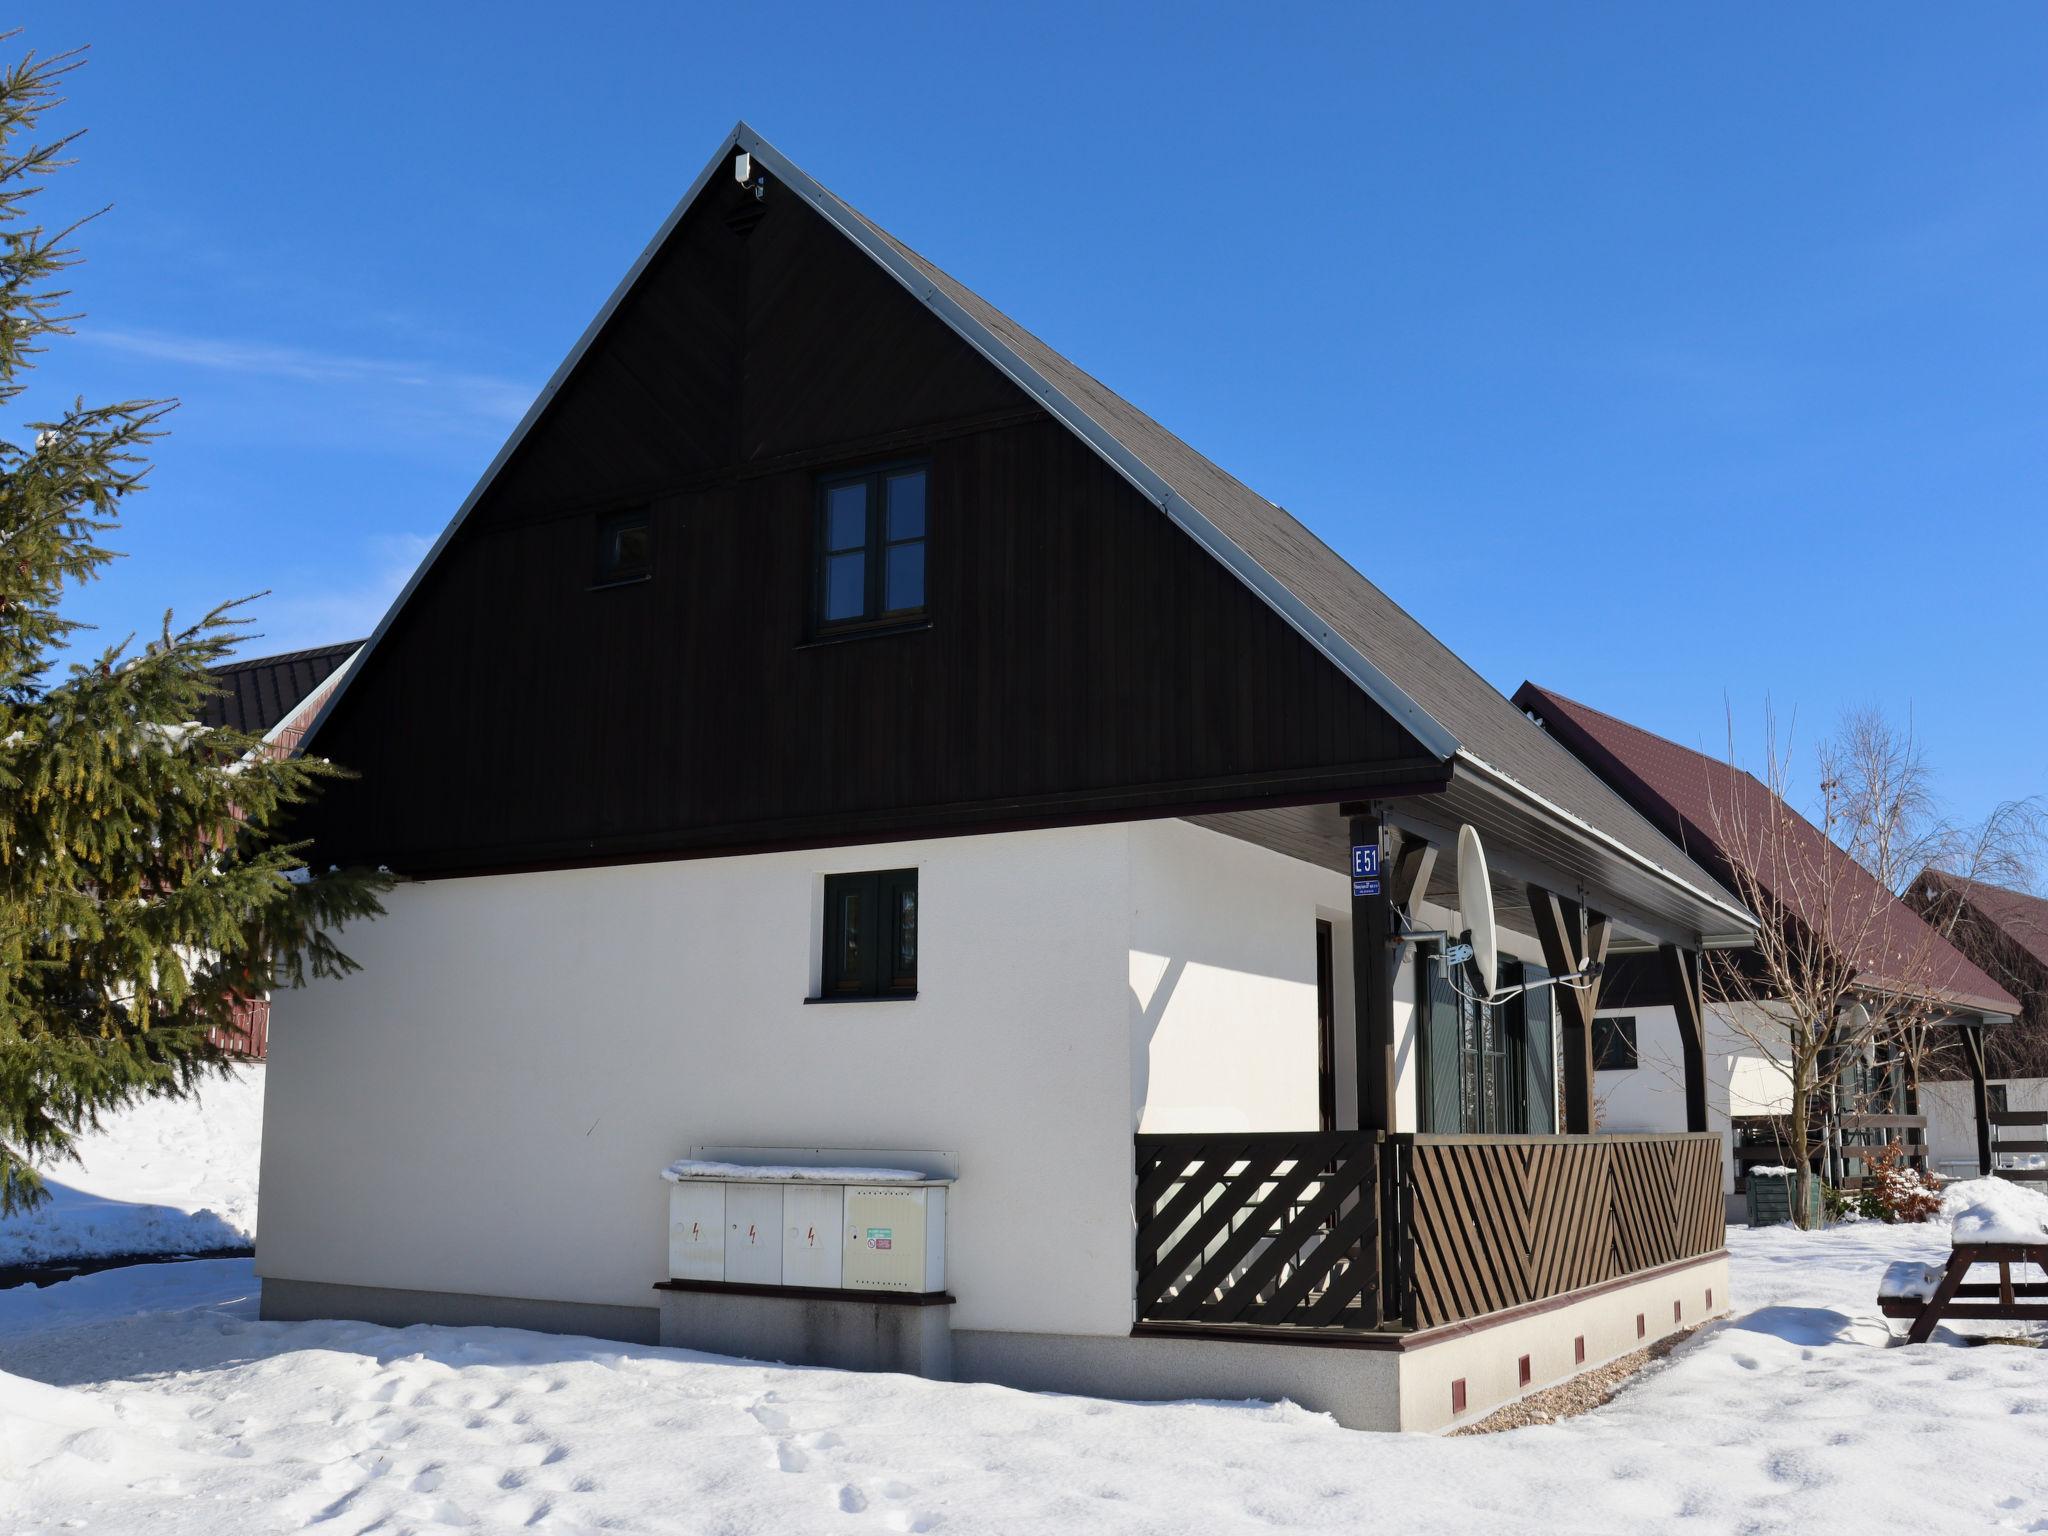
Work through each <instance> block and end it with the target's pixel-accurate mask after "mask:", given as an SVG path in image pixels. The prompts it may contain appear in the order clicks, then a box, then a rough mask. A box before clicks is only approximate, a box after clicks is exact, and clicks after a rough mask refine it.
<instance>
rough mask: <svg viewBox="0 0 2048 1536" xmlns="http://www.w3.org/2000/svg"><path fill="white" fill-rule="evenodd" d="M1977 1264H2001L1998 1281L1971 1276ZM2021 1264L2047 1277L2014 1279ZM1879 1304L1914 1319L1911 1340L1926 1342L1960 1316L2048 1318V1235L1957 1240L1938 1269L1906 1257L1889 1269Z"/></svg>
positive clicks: (1882, 1309) (1886, 1311) (1887, 1311)
mask: <svg viewBox="0 0 2048 1536" xmlns="http://www.w3.org/2000/svg"><path fill="white" fill-rule="evenodd" d="M1978 1264H1995V1265H1997V1266H1998V1279H1997V1280H1996V1282H1992V1281H1972V1280H1969V1279H1968V1278H1967V1276H1968V1275H1969V1272H1970V1270H1971V1268H1972V1267H1973V1266H1975V1265H1978ZM2020 1264H2032V1265H2033V1266H2034V1267H2035V1268H2037V1269H2039V1270H2040V1271H2041V1272H2042V1275H2043V1276H2044V1278H2043V1279H2040V1280H2014V1279H2013V1277H2012V1272H2013V1267H2014V1266H2015V1265H2020ZM1914 1271H1918V1272H1920V1273H1918V1274H1915V1273H1913V1272H1914ZM1877 1306H1878V1310H1879V1311H1880V1312H1882V1313H1884V1315H1885V1316H1886V1317H1909V1318H1911V1319H1912V1320H1913V1326H1912V1327H1911V1328H1909V1329H1907V1331H1906V1342H1907V1343H1908V1344H1925V1343H1926V1342H1927V1341H1928V1340H1929V1339H1930V1338H1932V1337H1933V1336H1934V1330H1935V1327H1936V1326H1937V1325H1938V1324H1940V1323H1943V1322H1948V1321H1954V1320H1956V1319H1959V1318H1971V1317H1981V1318H1984V1319H1986V1320H1988V1321H1994V1322H2048V1241H2042V1242H2039V1243H1969V1242H1963V1243H1957V1244H1956V1245H1955V1251H1954V1252H1953V1253H1951V1254H1950V1255H1949V1260H1948V1264H1947V1266H1946V1267H1944V1268H1941V1269H1939V1270H1937V1269H1936V1268H1935V1266H1933V1265H1931V1264H1929V1265H1921V1264H1913V1263H1911V1262H1910V1261H1906V1260H1901V1261H1900V1262H1898V1263H1895V1264H1893V1265H1892V1266H1891V1267H1890V1268H1889V1269H1887V1270H1886V1271H1885V1278H1884V1282H1883V1283H1882V1284H1881V1285H1880V1286H1879V1288H1878V1299H1877Z"/></svg>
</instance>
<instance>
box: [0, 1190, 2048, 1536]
mask: <svg viewBox="0 0 2048 1536" xmlns="http://www.w3.org/2000/svg"><path fill="white" fill-rule="evenodd" d="M1729 1241H1730V1246H1731V1249H1732V1250H1733V1254H1734V1268H1735V1272H1734V1284H1735V1287H1736V1291H1735V1297H1736V1302H1737V1304H1738V1305H1739V1306H1740V1307H1742V1308H1743V1309H1744V1314H1743V1315H1742V1316H1741V1317H1739V1318H1736V1319H1734V1320H1732V1321H1730V1322H1727V1323H1722V1324H1717V1325H1713V1326H1711V1327H1709V1328H1708V1329H1705V1330H1703V1331H1702V1332H1701V1333H1700V1334H1698V1335H1696V1336H1695V1337H1694V1339H1693V1340H1692V1341H1690V1342H1689V1343H1687V1344H1686V1345H1685V1346H1683V1347H1682V1348H1681V1349H1680V1350H1678V1351H1677V1353H1676V1354H1675V1355H1674V1356H1673V1357H1672V1358H1671V1359H1670V1360H1669V1361H1667V1362H1665V1363H1664V1364H1662V1365H1660V1366H1658V1367H1655V1368H1653V1369H1652V1370H1650V1371H1649V1372H1647V1373H1645V1374H1644V1375H1643V1376H1641V1377H1639V1378H1638V1379H1637V1380H1636V1382H1635V1383H1634V1384H1633V1385H1631V1386H1630V1387H1629V1388H1628V1389H1627V1390H1626V1391H1625V1392H1624V1393H1623V1394H1622V1396H1621V1397H1619V1398H1618V1399H1617V1400H1616V1401H1615V1402H1614V1403H1612V1404H1610V1405H1609V1406H1608V1407H1607V1408H1605V1409H1602V1410H1600V1411H1598V1412H1596V1413H1594V1414H1591V1415H1588V1416H1586V1417H1584V1418H1580V1419H1576V1420H1572V1421H1569V1422H1567V1423H1564V1424H1559V1425H1551V1426H1545V1427H1541V1428H1533V1429H1524V1430H1516V1431H1514V1432H1512V1433H1508V1434H1502V1435H1493V1436H1484V1437H1475V1438H1467V1439H1435V1438H1422V1437H1417V1436H1393V1435H1370V1434H1358V1433H1352V1432H1348V1431H1344V1430H1340V1429H1337V1428H1336V1427H1335V1426H1333V1425H1332V1424H1331V1423H1329V1422H1328V1421H1327V1420H1325V1419H1321V1418H1318V1417H1317V1416H1315V1415H1312V1414H1308V1413H1304V1412H1302V1411H1300V1410H1298V1409H1296V1408H1293V1407H1290V1406H1286V1405H1272V1404H1265V1403H1237V1404H1219V1403H1186V1404H1173V1405H1164V1406H1159V1405H1153V1406H1146V1405H1136V1404H1120V1403H1106V1402H1096V1401H1091V1400H1087V1399H1081V1398H1061V1397H1051V1396H1043V1395H1034V1394H1028V1393H1021V1392H1012V1391H1007V1390H1004V1389H1001V1388H996V1387H985V1386H958V1385H939V1384H934V1383H930V1382H923V1381H918V1380H915V1379H913V1378H909V1377H901V1376H861V1375H853V1374H849V1373H845V1372H838V1371H824V1370H796V1369H788V1368H781V1367H774V1366H764V1365H755V1364H747V1363H741V1362H734V1361H724V1360H717V1359H713V1358H711V1357H707V1356H702V1355H692V1354H688V1353H685V1352H682V1351H677V1350H661V1349H647V1348H633V1347H626V1346H621V1345H614V1344H607V1343H602V1342H597V1341H593V1340H588V1339H562V1338H551V1337H548V1336H545V1335H540V1334H529V1333H518V1332H512V1331H507V1330H499V1329H449V1328H408V1329H403V1330H392V1329H387V1328H376V1327H371V1326H368V1325H365V1324H356V1323H294V1324H278V1323H262V1322H258V1321H256V1319H255V1310H254V1294H255V1282H254V1280H253V1278H252V1276H251V1273H250V1268H249V1265H248V1264H247V1263H246V1262H241V1261H216V1262H209V1263H201V1264H179V1265H160V1266H153V1267H147V1268H137V1269H127V1270H114V1271H109V1272H107V1273H104V1274H99V1275H92V1276H88V1277H85V1278H82V1279H78V1280H72V1281H68V1282H66V1283H64V1284H62V1285H57V1286H52V1287H50V1288H48V1289H46V1290H40V1291H38V1290H32V1289H23V1290H15V1291H8V1292H0V1371H4V1372H8V1373H11V1374H9V1375H4V1376H0V1530H6V1531H9V1532H20V1533H24V1536H27V1533H32V1532H49V1533H55V1532H58V1531H68V1530H87V1531H97V1532H111V1533H145V1532H146V1533H148V1536H178V1533H183V1532H207V1533H239V1532H258V1531H281V1530H298V1529H301V1528H305V1527H310V1526H318V1527H319V1528H321V1529H323V1530H333V1531H337V1532H344V1531H345V1532H367V1531H377V1532H383V1533H398V1532H405V1531H440V1530H449V1529H469V1530H476V1531H493V1532H495V1531H517V1530H522V1529H529V1528H530V1529H534V1530H541V1531H554V1532H594V1531H599V1530H604V1531H611V1532H668V1531H674V1532H692V1533H699V1532H703V1533H709V1532H725V1533H734V1536H748V1533H776V1536H784V1533H804V1532H843V1533H847V1536H857V1533H859V1532H863V1531H917V1530H926V1531H943V1532H961V1533H980V1532H1002V1533H1020V1532H1021V1533H1053V1532H1059V1533H1069V1532H1119V1533H1121V1532H1156V1533H1161V1536H1188V1533H1209V1532H1240V1531H1272V1530H1283V1531H1302V1532H1318V1531H1331V1532H1337V1531H1343V1532H1377V1531H1386V1532H1401V1533H1404V1536H1405V1533H1416V1536H1426V1533H1435V1532H1443V1533H1451V1532H1456V1533H1459V1536H1471V1533H1475V1532H1477V1533H1485V1536H1492V1533H1510V1536H1512V1533H1523V1532H1526V1533H1559V1536H1563V1533H1571V1536H1581V1533H1590V1536H1603V1533H1617V1536H1618V1533H1623V1532H1627V1533H1632V1536H1633V1533H1657V1532H1686V1533H1693V1532H1698V1533H1707V1532H1730V1533H1736V1532H1740V1533H1769V1532H1779V1531H1784V1532H1797V1533H1799V1536H1810V1533H1827V1532H1854V1533H1856V1536H1871V1533H1874V1532H1894V1531H1897V1532H1911V1533H1921V1536H1946V1533H1951V1532H1953V1533H1959V1536H1960V1533H1965V1532H1967V1533H1972V1536H1981V1533H1985V1532H1995V1531H2048V1457H2044V1456H2043V1455H2042V1454H2041V1453H2042V1448H2043V1446H2044V1445H2048V1351H2041V1350H2035V1349H2028V1348H2013V1347H1999V1346H1991V1347H1975V1348H1973V1347H1969V1346H1966V1345H1965V1344H1963V1343H1962V1342H1961V1341H1960V1339H1958V1338H1957V1337H1956V1336H1955V1335H1953V1334H1949V1333H1946V1332H1944V1333H1943V1334H1940V1335H1937V1339H1936V1342H1934V1343H1932V1344H1929V1345H1926V1346H1922V1347H1918V1348H1903V1347H1887V1336H1888V1335H1887V1329H1886V1326H1885V1323H1884V1322H1883V1320H1882V1319H1880V1318H1879V1317H1878V1316H1877V1315H1876V1308H1875V1306H1874V1305H1873V1303H1872V1297H1873V1296H1874V1295H1875V1292H1876V1286H1877V1279H1878V1276H1879V1274H1880V1273H1881V1272H1882V1271H1883V1269H1884V1267H1885V1265H1886V1264H1887V1263H1888V1262H1890V1261H1891V1260H1893V1259H1900V1258H1918V1259H1922V1260H1926V1261H1930V1262H1931V1261H1933V1260H1934V1259H1936V1258H1937V1257H1938V1256H1940V1255H1941V1254H1942V1253H1943V1252H1944V1250H1945V1247H1946V1233H1945V1231H1944V1230H1943V1229H1941V1228H1939V1227H1932V1228H1888V1227H1882V1226H1877V1225H1858V1226H1852V1227H1847V1228H1842V1229H1838V1230H1836V1231H1832V1232H1826V1233H1815V1234H1800V1233H1797V1232H1794V1231H1791V1230H1790V1229H1785V1228H1781V1229H1777V1230H1773V1231H1767V1232H1757V1233H1752V1232H1748V1231H1741V1230H1738V1231H1733V1232H1731V1233H1730V1234H1729ZM2011 1331H2013V1332H2024V1330H2023V1329H2018V1328H2015V1329H2013V1330H2011Z"/></svg>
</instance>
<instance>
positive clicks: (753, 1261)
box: [725, 1184, 782, 1285]
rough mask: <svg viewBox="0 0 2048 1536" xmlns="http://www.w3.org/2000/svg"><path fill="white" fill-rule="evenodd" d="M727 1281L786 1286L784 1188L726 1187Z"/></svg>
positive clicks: (758, 1185)
mask: <svg viewBox="0 0 2048 1536" xmlns="http://www.w3.org/2000/svg"><path fill="white" fill-rule="evenodd" d="M725 1278H726V1279H727V1280H730V1281H734V1282H736V1283H738V1284H741V1285H780V1284H782V1186H781V1185H780V1184H728V1185H726V1187H725Z"/></svg>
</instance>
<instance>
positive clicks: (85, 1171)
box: [0, 1066, 263, 1265]
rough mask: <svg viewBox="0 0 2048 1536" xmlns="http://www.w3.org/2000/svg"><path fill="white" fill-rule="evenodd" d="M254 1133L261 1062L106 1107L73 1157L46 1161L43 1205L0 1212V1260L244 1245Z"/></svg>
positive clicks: (249, 1229) (251, 1225)
mask: <svg viewBox="0 0 2048 1536" xmlns="http://www.w3.org/2000/svg"><path fill="white" fill-rule="evenodd" d="M262 1140H263V1068H262V1067H260V1066H247V1067H243V1068H240V1069H238V1070H237V1071H236V1072H235V1074H234V1075H233V1076H232V1077H226V1078H215V1079H212V1080H210V1081H208V1082H207V1083H206V1085H205V1086H204V1088H203V1089H202V1090H201V1091H200V1095H199V1097H198V1098H197V1099H176V1100H169V1099H152V1100H148V1101H145V1102H143V1103H140V1104H135V1105H131V1106H130V1107H129V1108H128V1109H126V1110H123V1111H121V1112H120V1113H118V1114H114V1115H109V1116H108V1117H107V1118H106V1123H105V1124H104V1125H103V1126H102V1127H101V1128H100V1129H99V1130H98V1131H96V1132H94V1133H92V1134H91V1135H88V1136H84V1137H81V1138H80V1139H79V1143H78V1151H79V1156H80V1159H81V1160H80V1161H79V1162H75V1163H72V1162H67V1163H62V1164H59V1165H58V1166H57V1167H55V1168H52V1169H49V1170H46V1172H47V1174H48V1177H47V1180H46V1187H47V1188H48V1190H49V1192H50V1196H51V1198H50V1200H49V1201H48V1202H47V1203H46V1204H44V1205H43V1206H41V1207H39V1208H38V1209H36V1210H34V1211H30V1212H25V1213H22V1214H18V1215H15V1216H11V1217H7V1218H5V1219H4V1220H0V1265H6V1264H40V1263H46V1262H49V1261H51V1260H59V1259H75V1258H89V1257H93V1256H95V1255H102V1254H127V1253H199V1252H205V1251H207V1250H210V1249H221V1248H241V1247H246V1246H247V1245H248V1244H249V1243H250V1242H251V1241H252V1240H253V1239H254V1236H255V1232H256V1164H257V1157H258V1152H259V1150H260V1148H261V1145H262Z"/></svg>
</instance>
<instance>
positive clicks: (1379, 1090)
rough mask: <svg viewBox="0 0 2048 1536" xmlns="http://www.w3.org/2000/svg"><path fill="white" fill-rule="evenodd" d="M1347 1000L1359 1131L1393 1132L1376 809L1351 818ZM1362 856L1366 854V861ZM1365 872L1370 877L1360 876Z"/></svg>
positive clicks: (1386, 916)
mask: <svg viewBox="0 0 2048 1536" xmlns="http://www.w3.org/2000/svg"><path fill="white" fill-rule="evenodd" d="M1351 848H1352V873H1351V999H1352V1014H1353V1030H1354V1032H1355V1039H1356V1043H1357V1058H1358V1128H1359V1129H1360V1130H1361V1131H1384V1132H1385V1133H1387V1134H1388V1135H1390V1136H1391V1135H1392V1134H1393V1132H1394V1123H1395V1122H1394V954H1393V950H1392V948H1391V947H1390V946H1389V944H1388V943H1387V940H1388V939H1389V938H1390V937H1392V935H1393V931H1394V929H1393V910H1394V903H1393V896H1392V894H1391V892H1392V878H1391V871H1388V870H1386V869H1384V868H1383V859H1382V848H1383V839H1382V827H1381V821H1380V815H1379V807H1378V806H1377V805H1374V806H1372V807H1371V808H1370V810H1369V811H1368V812H1367V813H1366V814H1363V815H1354V816H1353V817H1352V818H1351ZM1361 850H1369V851H1370V852H1369V855H1368V854H1365V853H1362V852H1361ZM1367 867H1369V868H1370V869H1371V870H1372V873H1371V874H1365V873H1362V872H1361V871H1362V870H1363V869H1365V868H1367Z"/></svg>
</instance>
